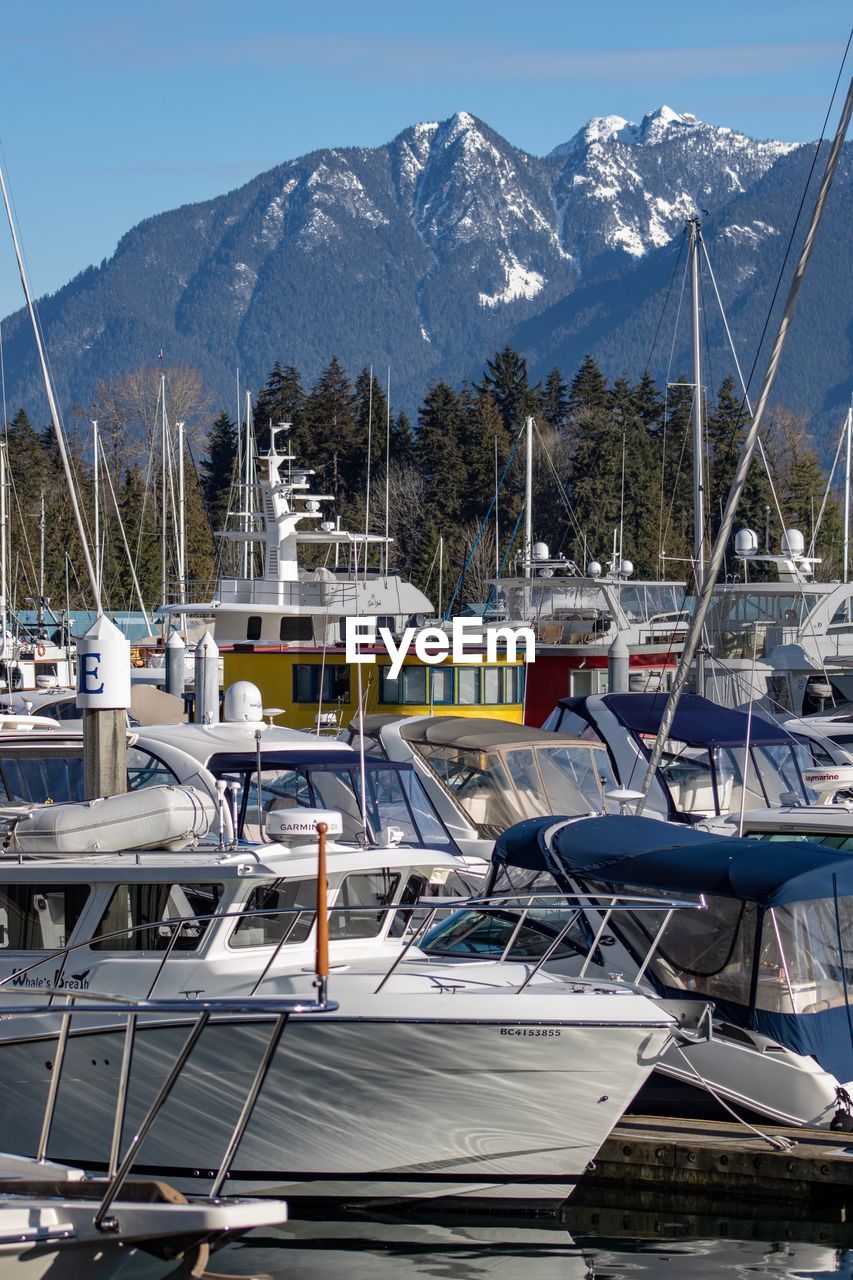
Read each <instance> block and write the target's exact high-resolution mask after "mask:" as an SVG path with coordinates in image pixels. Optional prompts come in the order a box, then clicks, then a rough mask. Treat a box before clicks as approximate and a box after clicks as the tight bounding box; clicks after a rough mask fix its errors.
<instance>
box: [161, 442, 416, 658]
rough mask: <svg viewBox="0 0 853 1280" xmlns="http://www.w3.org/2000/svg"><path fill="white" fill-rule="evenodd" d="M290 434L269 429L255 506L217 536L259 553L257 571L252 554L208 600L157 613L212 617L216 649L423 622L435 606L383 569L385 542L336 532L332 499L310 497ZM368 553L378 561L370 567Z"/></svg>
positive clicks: (307, 641) (331, 641) (313, 641)
mask: <svg viewBox="0 0 853 1280" xmlns="http://www.w3.org/2000/svg"><path fill="white" fill-rule="evenodd" d="M288 431H289V426H286V425H285V426H273V427H271V428H270V447H269V450H268V452H266V453H264V454H261V455H260V457H259V458H258V478H257V485H256V486H255V487H254V490H255V491H256V497H257V506H258V508H259V509H258V510H257V511H254V510H252V511H250V512H247V513H243V515H242V522H243V524H244V528H242V529H231V530H226V531H224V532H222V533H220V534H219V535H218V536H219V537H220V538H221V539H222V540H223V541H224V542H225V543H229V542H230V543H235V544H237V545H238V546H244V547H248V548H250V549H251V548H254V547H255V546H258V547H260V553H261V557H262V569H261V572H260V573H259V574H258V575H257V576H252V573H251V566H252V563H253V559H252V555H251V554H249V555H248V556H246V557H244V560H243V568H244V572H243V576H241V577H223V578H220V580H219V583H218V586H217V590H216V595H215V597H214V598H213V599H212V600H209V601H198V602H194V603H169V602H168V601H163V605H162V607H161V609H160V612H161V613H162V614H164V615H166V616H173V617H179V618H187V617H194V618H203V619H205V620H210V621H211V622H212V625H213V635H214V639H215V640H216V643H217V645H218V646H219V648H220V649H221V648H222V647H223V646H227V645H234V644H245V643H247V642H248V643H251V644H260V645H263V644H273V645H280V644H283V645H308V646H328V645H332V646H335V645H341V644H343V642H344V635H343V621H344V619H345V618H347V617H351V618H352V617H379V618H380V620H381V621H382V622H383V623H384V625H386V626H388V627H389V628H390V629H391V630H392V631H393V632H394V634H395V635H396V634H400V633H401V632H402V631H403V630H404V629H405V627H406V626H407V625H408V624H410V623H412V622H413V620H416V621H417V624H423V623H424V622H425V621H426V618H427V617H429V616H430V615H431V614H432V604H431V603H430V601H429V600H428V599H427V597H426V596H425V595H424V594H423V592H421V591H419V590H418V588H417V587H416V586H414V584H413V583H411V582H407V581H406V580H405V579H404V578H401V577H400V576H399V573H398V571H397V570H396V569H393V568H389V567H388V558H387V553H388V546H389V543H388V540H387V539H386V538H384V537H383V536H381V535H380V534H372V533H353V532H350V531H348V530H345V529H341V528H340V522H339V521H336V520H332V519H328V518H326V517H325V516H324V511H323V507H324V504H326V503H329V502H331V501H332V497H331V495H329V494H323V493H314V492H313V491H312V488H311V477H312V476H313V475H314V472H313V471H312V470H311V469H310V468H307V467H300V466H296V465H294V464H295V463H296V461H297V460H296V455H295V454H293V453H291V452H290V451H289V450H288V448H287V446H286V440H287V435H288ZM254 505H255V504H254V503H250V506H252V507H254ZM245 526H248V527H245ZM305 526H308V527H305ZM316 526H319V527H316ZM312 548H313V549H315V550H319V552H320V553H321V559H320V561H318V563H317V564H316V565H314V566H312V567H309V566H307V565H305V564H304V563H300V561H301V560H304V555H303V554H302V553H304V552H305V551H307V550H309V549H312ZM371 548H373V549H381V550H382V552H383V555H382V556H381V557H380V560H379V562H378V563H377V564H375V565H374V566H373V567H368V553H369V551H370V550H371Z"/></svg>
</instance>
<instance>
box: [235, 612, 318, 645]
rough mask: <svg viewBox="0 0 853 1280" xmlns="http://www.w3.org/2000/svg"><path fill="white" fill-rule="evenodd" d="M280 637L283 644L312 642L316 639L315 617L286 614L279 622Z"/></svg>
mask: <svg viewBox="0 0 853 1280" xmlns="http://www.w3.org/2000/svg"><path fill="white" fill-rule="evenodd" d="M251 638H252V637H251V636H250V637H249V639H251ZM278 638H279V640H280V641H281V642H282V644H298V643H302V644H310V643H311V642H312V640H313V639H314V622H313V619H312V618H310V617H308V618H305V617H295V616H294V615H293V614H286V615H285V616H284V617H283V618H282V620H281V622H280V623H279V628H278Z"/></svg>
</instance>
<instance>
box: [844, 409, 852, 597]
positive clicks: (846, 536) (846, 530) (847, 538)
mask: <svg viewBox="0 0 853 1280" xmlns="http://www.w3.org/2000/svg"><path fill="white" fill-rule="evenodd" d="M844 431H845V435H847V465H845V467H844V579H843V581H844V582H847V581H848V576H849V572H848V567H849V549H850V435H853V404H850V407H849V408H848V411H847V425H845V428H844Z"/></svg>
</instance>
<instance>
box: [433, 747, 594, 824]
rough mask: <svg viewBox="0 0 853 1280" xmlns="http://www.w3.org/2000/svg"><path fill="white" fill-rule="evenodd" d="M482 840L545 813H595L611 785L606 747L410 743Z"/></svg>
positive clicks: (569, 814)
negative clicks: (488, 747) (482, 747)
mask: <svg viewBox="0 0 853 1280" xmlns="http://www.w3.org/2000/svg"><path fill="white" fill-rule="evenodd" d="M412 745H413V746H414V747H415V750H417V751H418V752H419V754H420V755H422V757H423V758H424V760H425V761H426V763H427V764H428V765H429V767H430V768H431V769H432V770H433V772H434V773H435V774H436V775H437V776H438V777H439V778H440V779H441V781H442V783H443V784H444V786H445V787H446V788H447V790H448V791H449V792H450V794H451V796H452V797H453V799H454V800H455V801H456V803H457V804H458V805H459V807H460V808H461V809H462V810H463V811H464V813H465V815H466V817H467V818H468V819H469V821H470V822H471V823H472V824H473V825H474V826H475V827H476V828H477V832H478V834H479V835H481V836H483V838H484V839H489V840H493V839H496V838H497V837H498V836H499V835H500V834H501V832H502V831H505V830H506V829H507V827H511V826H512V825H513V824H514V823H516V822H521V821H522V820H523V819H524V818H537V817H541V816H542V814H545V813H556V814H565V815H567V816H569V817H571V816H574V815H577V814H581V813H590V812H593V813H599V812H601V810H602V809H604V808H605V803H606V802H605V799H604V796H605V793H606V792H607V791H609V790H610V789H611V788H612V787H615V785H616V783H615V779H614V776H613V772H612V768H611V765H610V760H609V757H608V755H607V752H606V751H604V750H602V749H600V748H598V749H596V748H595V747H593V746H586V745H581V744H570V745H560V746H539V745H526V746H523V747H522V746H519V747H501V748H497V749H495V750H492V751H481V750H475V749H473V748H466V747H453V746H447V745H444V744H433V743H413V744H412Z"/></svg>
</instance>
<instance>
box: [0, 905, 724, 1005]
mask: <svg viewBox="0 0 853 1280" xmlns="http://www.w3.org/2000/svg"><path fill="white" fill-rule="evenodd" d="M602 899H604V902H606V903H607V906H606V917H605V920H604V921H602V924H601V926H600V927H599V929H598V931H597V933H596V935H595V938H594V939H593V942H592V944H591V946H590V948H589V949H588V952H587V956H586V960H585V961H584V965H583V968H582V970H581V973H580V975H578V976H579V977H583V976H584V975H585V972H586V969H587V967H588V965H589V963H590V962H591V958H592V955H593V954H594V952H595V949H596V947H597V945H598V941H599V940H600V938H601V936H602V934H603V932H604V929H605V927H606V923H607V921H609V919H610V916H611V915H612V913H613V912H614V911H632V912H637V911H656V912H660V911H665V912H666V913H667V915H666V919H665V920H664V922H663V924H662V926H661V928H660V929H659V930H658V933H657V934H656V936H655V939H654V943H653V945H652V947H651V952H653V951H654V950H655V948H656V947H657V944H658V943H659V941H660V938H661V936H662V934H663V930H664V928H665V927H666V925H667V924H668V923H669V920H670V918H671V916H672V914H673V912H674V911H676V910H681V909H685V910H697V909H700V907H701V904H700V903H697V902H690V901H687V900H681V899H674V898H670V897H666V898H663V897H662V898H651V897H645V896H641V895H633V894H620V895H613V896H608V895H602V894H601V893H597V894H595V893H576V894H575V893H573V894H560V893H556V894H543V893H524V894H507V895H505V896H504V895H500V894H493V895H487V896H483V897H479V898H471V897H469V898H441V897H434V898H421V899H418V901H416V902H406V903H401V902H392V903H387V904H384V905H374V906H348V905H334V904H333V905H332V906H330V907H328V908H327V910H328V912H329V914H330V915H334V914H335V913H342V912H346V913H348V914H350V915H359V914H362V915H365V914H366V915H370V916H377V915H387V914H389V913H394V914H396V913H397V912H402V913H404V914H405V915H406V916H409V917H410V916H411V915H413V914H414V913H415V912H417V911H419V910H421V911H425V912H426V913H427V914H428V916H429V918H430V920H432V919H434V917H435V914H436V913H437V912H438V911H439V910H447V911H453V912H456V911H465V910H472V911H478V912H485V913H488V912H494V913H506V912H507V911H512V910H522V911H524V912H527V913H529V912H530V911H536V910H537V909H543V910H548V911H550V912H554V911H556V912H562V911H568V912H575V915H574V917H573V918H572V920H570V922H569V924H568V926H567V927H566V928H565V929H564V930H562V931H561V933H560V935H559V940H562V938H563V937H565V935H566V933H567V932H568V929H569V928H571V925H572V924H573V923H574V921H575V920H576V919H577V918H578V916H579V915H580V914H581V913H582V912H583V911H584V910H591V911H597V910H602V909H605V908H604V902H603V901H602ZM305 914H309V915H311V916H312V917H314V916H315V915H316V908H315V907H314V906H298V905H295V906H292V907H255V908H252V909H251V910H248V909H246V908H243V907H241V908H239V909H236V910H230V911H214V912H209V913H206V914H199V915H192V916H179V917H165V918H164V919H161V920H155V921H150V922H146V923H145V924H139V925H130V926H125V927H124V928H121V929H114V930H112V931H111V932H109V933H104V934H92V935H90V936H89V937H87V938H84V939H81V940H80V941H79V942H74V943H70V944H69V945H68V946H66V947H63V948H61V949H57V950H54V951H51V952H48V953H47V954H46V955H42V956H39V958H38V959H37V960H34V961H33V962H32V963H31V964H28V965H25V966H24V967H23V968H21V969H16V970H15V971H14V972H13V973H10V974H8V975H7V976H6V977H5V978H0V993H2V992H3V991H12V990H14V989H15V984H16V983H19V982H20V981H21V979H22V978H24V977H25V976H26V975H27V974H28V973H31V972H32V971H33V970H34V969H38V968H40V967H41V966H42V965H45V964H50V963H52V962H53V961H56V960H60V961H61V963H60V966H59V970H58V974H57V977H58V978H62V976H63V975H64V973H65V969H66V964H67V961H68V957H69V956H70V955H71V954H72V953H73V952H75V951H79V950H82V949H84V948H88V949H90V950H92V949H97V950H101V949H104V951H105V953H106V954H107V955H108V954H110V953H109V951H108V948H106V947H104V944H105V943H108V942H110V941H111V940H113V939H117V938H121V939H125V940H126V939H128V938H130V937H133V936H134V935H136V934H139V933H143V932H146V931H150V930H152V929H156V930H158V931H161V930H163V929H168V930H170V931H171V932H170V938H169V944H168V946H167V947H166V948H165V951H164V955H163V958H162V959H161V960H160V963H159V965H158V967H157V971H156V973H155V974H154V978H153V980H152V982H151V984H150V986H149V989H148V996H149V998H150V997H151V996H152V994H153V991H154V989H155V987H156V985H157V983H158V982H159V980H160V977H161V975H162V973H163V970H164V969H165V966H166V961H167V960H168V958H169V956H170V955H172V954H173V953H174V950H175V946H176V942H177V937H178V936H179V935H180V933H181V931H182V930H183V928H184V927H185V926H188V925H193V924H196V925H197V924H204V925H207V924H209V923H211V922H213V921H220V922H221V921H226V920H238V921H240V920H242V921H245V920H247V919H253V918H254V917H255V916H259V917H261V918H262V919H269V918H270V917H271V916H301V915H305ZM312 928H313V923H312ZM423 932H425V930H424V928H423V922H421V924H420V925H419V927H418V928H417V930H416V931H415V937H417V936H418V935H420V934H422V933H423ZM517 932H518V926H517V928H516V933H517ZM286 940H287V935H286V934H285V937H284V938H282V939H280V940H279V941H278V943H276V944H275V946H274V951H273V955H272V956H271V957H269V958H267V959H266V963H265V965H264V968H263V970H262V972H261V974H260V976H259V978H258V979H257V980H256V982H255V985H254V987H253V988H252V993H251V994H252V996H253V997H254V993H255V992H256V991H257V990H258V987H259V986H260V984H261V983H262V982H263V980H264V979H265V978H266V977H267V975H268V973H269V972H270V970H271V968H272V965H273V963H274V961H275V959H276V958H277V956H278V954H279V953H280V951H281V949H282V946H283V945H284V943H285V942H286ZM333 941H334V939H333ZM413 942H414V937H411V936H410V937H409V939H408V940H407V942H406V943H405V945H404V946H403V947H402V948H401V954H398V955H397V956H396V957H395V958H394V961H393V963H392V965H391V968H390V970H389V972H388V973H386V975H385V978H384V979H383V981H382V982H381V983H380V985H379V987H378V988H377V990H381V988H382V987H383V986H384V985H385V982H386V981H387V979H388V978H389V977H390V976H391V974H392V973H393V972H394V970H395V969H396V968H397V967H398V965H399V964H400V962H401V961H402V959H403V958H404V956H405V954H407V953H408V951H409V950H410V949H411V947H412V945H413ZM93 944H94V945H93ZM259 945H260V946H266V945H273V944H272V943H270V944H263V943H262V944H259ZM554 949H555V946H554V945H552V946H551V947H550V948H549V949H548V955H547V957H546V958H548V957H549V956H550V955H551V954H552V953H553V950H554ZM112 954H116V953H112ZM118 954H121V953H118ZM152 954H153V955H156V954H157V953H156V952H153V953H152ZM501 958H502V959H503V958H506V951H505V952H504V954H503V955H502V957H501ZM471 959H472V960H474V959H476V957H471ZM649 959H651V954H650V955H649V957H648V958H647V960H646V961H645V962H644V963H643V965H642V970H641V972H643V973H644V972H645V969H646V967H647V963H648V960H649ZM542 963H543V961H542V960H541V959H540V962H539V963H538V964H537V966H536V971H538V969H539V968H541V966H542ZM526 985H527V983H526V982H525V983H524V984H523V986H526ZM522 989H523V987H522ZM41 990H42V991H43V992H44V994H45V995H48V996H49V1000H48V1003H47V1005H46V1006H44V1007H43V1008H42V1012H44V1011H45V1009H48V1010H49V1009H51V1008H52V1006H53V1000H54V997H55V996H57V995H60V996H65V997H67V996H68V995H69V994H70V992H69V988H68V987H67V986H64V985H62V984H61V983H59V982H56V983H54V984H52V985H51V986H50V987H43V988H41ZM77 1011H78V1012H79V1001H78V1009H77Z"/></svg>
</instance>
